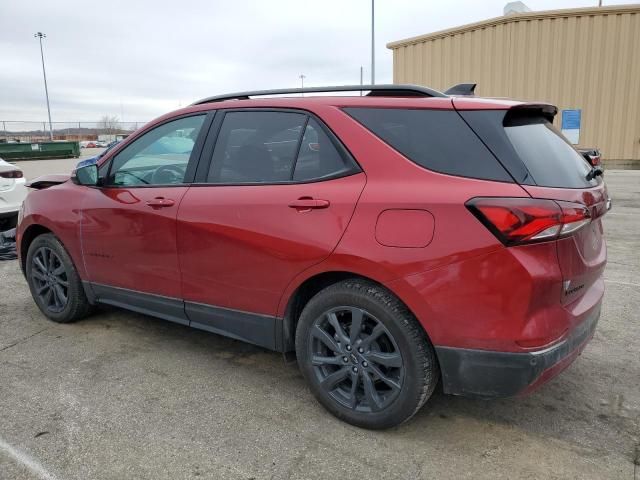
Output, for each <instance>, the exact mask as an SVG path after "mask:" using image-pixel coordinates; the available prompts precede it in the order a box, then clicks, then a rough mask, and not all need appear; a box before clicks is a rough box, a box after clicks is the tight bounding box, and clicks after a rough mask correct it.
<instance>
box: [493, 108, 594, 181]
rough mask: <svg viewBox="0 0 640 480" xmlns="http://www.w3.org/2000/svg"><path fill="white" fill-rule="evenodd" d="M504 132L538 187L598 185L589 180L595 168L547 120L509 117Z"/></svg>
mask: <svg viewBox="0 0 640 480" xmlns="http://www.w3.org/2000/svg"><path fill="white" fill-rule="evenodd" d="M504 131H505V133H506V134H507V138H508V139H509V141H510V142H511V144H512V145H513V147H514V149H515V150H516V152H517V154H518V156H519V157H520V159H521V160H522V162H523V163H524V164H525V166H526V167H527V170H529V173H530V174H531V176H532V177H533V180H534V181H535V183H536V185H540V186H544V187H561V188H587V187H591V186H595V185H597V184H598V181H597V180H595V179H594V180H591V181H589V180H587V179H586V175H587V173H589V170H591V166H590V165H589V164H588V163H587V162H586V160H585V159H584V157H583V156H582V155H580V154H579V153H578V152H577V151H576V150H575V149H574V148H573V146H572V145H571V144H570V143H569V141H568V140H567V139H566V138H565V137H564V136H563V135H562V134H561V133H560V132H559V131H558V130H556V128H555V127H554V126H553V124H552V123H551V122H549V120H547V119H546V118H544V117H542V116H514V117H510V115H507V116H506V118H505V122H504Z"/></svg>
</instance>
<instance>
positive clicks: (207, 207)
mask: <svg viewBox="0 0 640 480" xmlns="http://www.w3.org/2000/svg"><path fill="white" fill-rule="evenodd" d="M365 182H366V177H365V175H364V174H363V173H358V174H355V175H351V176H348V177H343V178H339V179H334V180H328V181H324V182H315V183H306V184H288V185H254V186H246V185H245V186H225V185H219V186H206V185H201V186H193V187H192V188H190V189H189V191H188V192H187V194H186V195H185V197H184V200H183V201H182V205H181V206H180V212H179V218H178V250H179V255H180V268H181V270H182V294H183V297H184V299H185V301H187V302H194V303H200V304H206V305H215V306H218V307H224V308H231V309H235V310H240V311H246V312H253V313H259V314H264V315H276V311H277V306H278V301H279V300H280V296H281V295H282V292H283V290H284V289H285V287H286V286H287V284H288V283H289V282H290V281H291V280H292V278H293V277H294V276H295V275H297V274H298V273H300V272H301V271H304V270H306V269H307V268H309V267H311V266H312V265H315V264H318V263H320V262H321V261H322V260H324V259H325V258H327V257H328V256H329V254H330V253H331V252H332V251H333V249H334V248H335V246H336V245H337V244H338V241H339V240H340V238H341V237H342V234H343V233H344V231H345V229H346V228H347V225H348V223H349V221H350V219H351V215H352V214H353V211H354V208H355V205H356V202H357V201H358V197H359V196H360V193H361V191H362V189H363V187H364V185H365ZM302 197H310V198H313V199H320V200H326V201H328V202H329V206H328V207H327V208H321V209H310V210H300V209H296V208H292V207H290V206H289V204H290V203H291V202H293V201H295V200H297V199H299V198H302Z"/></svg>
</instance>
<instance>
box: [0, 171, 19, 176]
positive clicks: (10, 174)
mask: <svg viewBox="0 0 640 480" xmlns="http://www.w3.org/2000/svg"><path fill="white" fill-rule="evenodd" d="M0 177H2V178H22V171H20V170H10V171H8V172H0Z"/></svg>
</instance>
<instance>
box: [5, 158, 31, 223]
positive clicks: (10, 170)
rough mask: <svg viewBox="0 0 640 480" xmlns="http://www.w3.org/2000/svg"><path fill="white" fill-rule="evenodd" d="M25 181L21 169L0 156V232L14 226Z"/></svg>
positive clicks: (25, 192) (24, 191)
mask: <svg viewBox="0 0 640 480" xmlns="http://www.w3.org/2000/svg"><path fill="white" fill-rule="evenodd" d="M25 182H26V180H25V178H24V175H23V174H22V170H20V169H19V168H18V167H16V166H15V165H12V164H10V163H7V162H5V161H4V160H2V159H1V158H0V232H2V231H4V230H8V229H10V228H14V227H15V226H16V222H17V220H18V210H20V205H22V201H23V200H24V198H25V197H26V196H27V187H25Z"/></svg>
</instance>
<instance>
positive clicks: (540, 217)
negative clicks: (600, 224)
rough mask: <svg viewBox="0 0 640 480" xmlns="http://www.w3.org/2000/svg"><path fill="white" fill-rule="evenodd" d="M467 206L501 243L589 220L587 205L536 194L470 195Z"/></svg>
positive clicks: (560, 233) (533, 238) (550, 236)
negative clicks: (512, 196)
mask: <svg viewBox="0 0 640 480" xmlns="http://www.w3.org/2000/svg"><path fill="white" fill-rule="evenodd" d="M466 205H467V208H468V209H469V210H470V211H471V213H473V214H474V215H475V216H476V218H478V220H480V221H481V222H482V223H483V224H484V225H485V226H486V227H487V228H488V229H489V230H491V232H492V233H493V234H494V235H495V236H496V237H497V238H498V240H500V241H501V242H502V243H504V244H505V245H520V244H523V243H534V242H542V241H546V240H554V239H556V238H560V237H564V236H567V235H571V234H572V233H574V232H576V231H578V230H579V229H581V228H582V227H584V226H585V225H587V224H588V223H589V222H590V221H591V214H590V212H589V209H588V208H587V207H586V206H584V205H582V204H580V203H572V202H563V201H554V200H544V199H538V198H473V199H471V200H469V201H468V202H467V203H466Z"/></svg>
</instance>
